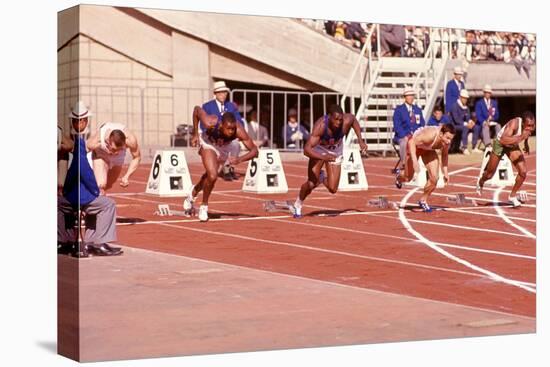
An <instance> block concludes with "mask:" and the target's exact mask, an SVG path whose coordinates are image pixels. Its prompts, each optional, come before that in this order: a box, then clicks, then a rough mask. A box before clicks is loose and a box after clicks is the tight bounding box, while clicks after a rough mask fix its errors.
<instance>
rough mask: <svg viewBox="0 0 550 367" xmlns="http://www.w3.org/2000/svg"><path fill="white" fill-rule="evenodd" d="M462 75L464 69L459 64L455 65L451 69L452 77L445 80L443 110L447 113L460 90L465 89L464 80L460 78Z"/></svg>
mask: <svg viewBox="0 0 550 367" xmlns="http://www.w3.org/2000/svg"><path fill="white" fill-rule="evenodd" d="M462 75H464V70H462V68H461V67H460V66H457V67H455V68H454V69H453V79H451V80H449V81H448V82H447V86H446V87H445V112H446V113H449V112H450V111H451V107H452V105H453V104H454V103H455V102H456V100H457V99H458V97H459V96H460V91H461V90H462V89H465V88H466V87H465V85H464V81H463V80H462Z"/></svg>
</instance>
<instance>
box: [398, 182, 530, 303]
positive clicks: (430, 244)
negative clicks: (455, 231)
mask: <svg viewBox="0 0 550 367" xmlns="http://www.w3.org/2000/svg"><path fill="white" fill-rule="evenodd" d="M417 190H418V188H414V189H412V190H410V191H409V192H408V193H407V195H405V196H404V197H403V200H401V209H399V219H400V220H401V223H402V224H403V225H404V226H405V228H406V229H407V230H408V231H409V232H410V233H411V234H412V235H413V236H415V237H416V238H418V239H419V240H421V241H422V242H423V243H424V244H425V245H426V246H428V247H430V248H431V249H433V250H434V251H436V252H439V253H440V254H441V255H443V256H445V257H447V258H448V259H450V260H453V261H456V262H458V263H459V264H462V265H464V266H466V267H467V268H470V269H472V270H475V271H478V272H480V273H482V274H485V275H486V276H488V277H489V278H490V279H492V280H494V281H497V282H502V283H505V284H509V285H512V286H515V287H519V288H521V289H524V290H526V291H528V292H531V293H536V292H537V291H536V289H535V288H533V287H530V286H526V285H525V284H523V283H520V282H518V281H516V280H511V279H508V278H504V277H503V276H500V275H498V274H496V273H493V272H491V271H489V270H486V269H483V268H481V267H479V266H477V265H474V264H472V263H470V262H468V261H466V260H463V259H461V258H459V257H457V256H455V255H453V254H451V253H449V252H448V251H445V250H443V249H442V248H440V247H439V246H437V245H436V244H435V243H434V242H432V241H430V240H429V239H427V238H426V237H424V236H423V235H421V234H420V233H418V232H417V231H416V230H415V229H414V228H413V227H412V226H411V224H410V223H409V221H408V219H407V217H406V216H405V210H404V209H403V207H404V206H406V205H407V201H408V199H409V198H410V197H411V196H412V195H413V194H414V193H415V192H416V191H417Z"/></svg>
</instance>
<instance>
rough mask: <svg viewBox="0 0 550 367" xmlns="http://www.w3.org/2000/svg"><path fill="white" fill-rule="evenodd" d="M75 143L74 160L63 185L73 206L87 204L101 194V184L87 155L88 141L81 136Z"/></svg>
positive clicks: (66, 196) (77, 206) (65, 193)
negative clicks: (96, 178)
mask: <svg viewBox="0 0 550 367" xmlns="http://www.w3.org/2000/svg"><path fill="white" fill-rule="evenodd" d="M75 143H76V144H75V145H74V151H73V161H72V162H71V166H70V167H69V170H68V171H67V177H66V178H65V183H64V185H63V196H64V197H65V199H67V200H68V201H69V202H70V203H71V205H72V206H73V208H75V209H77V208H79V207H80V206H84V205H87V204H89V203H91V202H92V201H94V200H95V199H96V198H97V197H98V196H99V186H98V185H97V181H96V180H95V176H94V171H93V170H92V167H90V163H89V162H88V158H87V157H86V143H85V142H84V139H82V138H81V137H78V138H77V141H76V142H75Z"/></svg>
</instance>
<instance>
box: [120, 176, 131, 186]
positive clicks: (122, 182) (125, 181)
mask: <svg viewBox="0 0 550 367" xmlns="http://www.w3.org/2000/svg"><path fill="white" fill-rule="evenodd" d="M129 184H130V181H129V180H128V178H127V177H122V178H121V179H120V186H122V187H128V185H129Z"/></svg>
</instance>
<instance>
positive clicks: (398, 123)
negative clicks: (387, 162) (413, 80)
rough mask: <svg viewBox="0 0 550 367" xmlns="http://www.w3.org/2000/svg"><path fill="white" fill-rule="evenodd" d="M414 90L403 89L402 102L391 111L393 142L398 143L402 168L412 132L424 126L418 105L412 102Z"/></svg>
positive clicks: (409, 88)
mask: <svg viewBox="0 0 550 367" xmlns="http://www.w3.org/2000/svg"><path fill="white" fill-rule="evenodd" d="M415 95H416V93H415V91H414V89H412V88H411V87H405V89H404V90H403V98H404V103H403V104H401V105H399V106H397V107H396V108H395V110H394V111H393V131H394V132H395V136H394V138H393V142H394V144H399V156H400V161H399V164H400V167H401V169H403V168H404V165H405V157H406V154H407V142H408V141H409V138H410V137H411V136H412V134H413V133H414V132H415V131H416V130H417V129H418V128H420V127H422V126H425V125H426V122H425V121H424V116H422V110H421V109H420V107H418V106H417V105H415V104H414V98H415Z"/></svg>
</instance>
